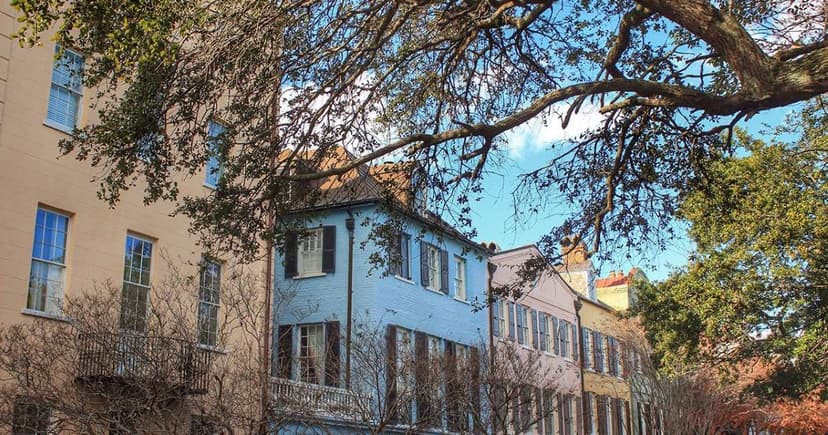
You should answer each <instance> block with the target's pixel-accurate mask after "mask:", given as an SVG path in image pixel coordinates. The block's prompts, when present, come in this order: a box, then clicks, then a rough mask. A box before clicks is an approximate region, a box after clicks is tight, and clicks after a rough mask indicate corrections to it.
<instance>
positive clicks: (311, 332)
mask: <svg viewBox="0 0 828 435" xmlns="http://www.w3.org/2000/svg"><path fill="white" fill-rule="evenodd" d="M324 332H325V331H324V328H323V325H322V324H316V325H303V326H300V327H299V380H300V381H302V382H307V383H310V384H319V385H322V383H323V382H324V378H325V376H324V375H325V335H324Z"/></svg>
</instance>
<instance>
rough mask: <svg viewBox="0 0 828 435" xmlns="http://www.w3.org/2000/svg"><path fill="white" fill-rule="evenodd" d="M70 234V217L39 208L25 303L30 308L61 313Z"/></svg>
mask: <svg viewBox="0 0 828 435" xmlns="http://www.w3.org/2000/svg"><path fill="white" fill-rule="evenodd" d="M68 231H69V217H68V216H65V215H62V214H60V213H57V212H53V211H51V210H46V209H44V208H42V207H38V209H37V215H36V218H35V229H34V241H33V242H32V260H31V266H30V272H29V291H28V297H27V301H26V307H27V308H28V309H32V310H37V311H43V312H50V313H58V312H60V306H61V299H62V297H63V284H64V280H65V269H66V239H67V233H68Z"/></svg>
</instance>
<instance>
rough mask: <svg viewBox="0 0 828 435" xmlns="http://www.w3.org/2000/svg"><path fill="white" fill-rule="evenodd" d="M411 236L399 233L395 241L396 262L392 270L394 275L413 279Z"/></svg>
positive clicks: (394, 259) (394, 260)
mask: <svg viewBox="0 0 828 435" xmlns="http://www.w3.org/2000/svg"><path fill="white" fill-rule="evenodd" d="M410 245H411V236H410V235H408V234H406V233H399V234H397V237H396V241H395V243H394V258H392V261H393V262H394V263H393V264H392V267H391V271H392V273H393V274H394V275H397V276H399V277H400V278H405V279H411V258H410V257H411V256H410V251H409V249H410Z"/></svg>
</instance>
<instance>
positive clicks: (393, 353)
mask: <svg viewBox="0 0 828 435" xmlns="http://www.w3.org/2000/svg"><path fill="white" fill-rule="evenodd" d="M385 354H386V356H387V358H386V361H385V364H386V365H385V388H386V406H387V408H388V409H386V413H387V414H386V415H388V416H389V417H390V418H391V419H392V420H397V419H398V418H399V417H398V416H399V413H398V412H397V411H398V410H397V409H395V407H396V403H397V328H396V327H395V326H394V325H388V326H387V327H386V329H385Z"/></svg>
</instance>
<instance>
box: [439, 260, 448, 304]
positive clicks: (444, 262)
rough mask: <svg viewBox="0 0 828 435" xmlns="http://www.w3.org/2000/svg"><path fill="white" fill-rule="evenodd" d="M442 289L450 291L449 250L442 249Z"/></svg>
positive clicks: (445, 291) (444, 291) (446, 292)
mask: <svg viewBox="0 0 828 435" xmlns="http://www.w3.org/2000/svg"><path fill="white" fill-rule="evenodd" d="M440 291H442V292H443V293H445V294H448V292H449V260H448V251H446V250H441V251H440Z"/></svg>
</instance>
